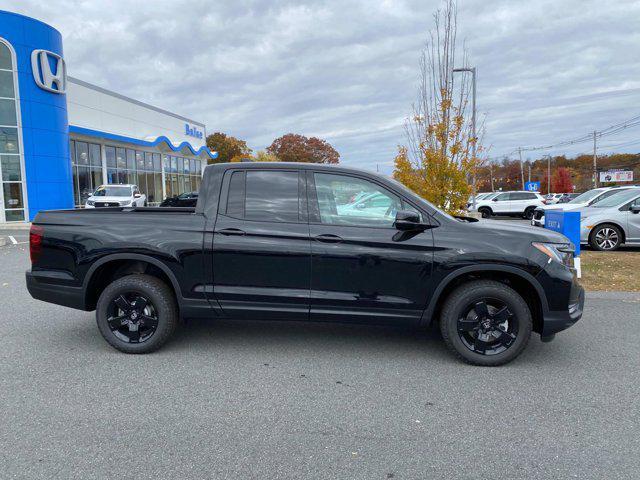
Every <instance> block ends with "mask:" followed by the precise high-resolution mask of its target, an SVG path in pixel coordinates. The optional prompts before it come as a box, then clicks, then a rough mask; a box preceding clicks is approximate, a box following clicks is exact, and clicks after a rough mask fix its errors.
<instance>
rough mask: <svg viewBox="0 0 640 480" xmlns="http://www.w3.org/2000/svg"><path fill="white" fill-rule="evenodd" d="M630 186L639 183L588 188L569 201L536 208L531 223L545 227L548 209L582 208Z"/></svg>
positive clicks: (568, 209) (572, 209) (566, 210)
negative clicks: (545, 216)
mask: <svg viewBox="0 0 640 480" xmlns="http://www.w3.org/2000/svg"><path fill="white" fill-rule="evenodd" d="M629 188H638V186H637V185H628V186H621V187H600V188H594V189H593V190H588V191H586V192H584V193H582V194H580V195H578V196H577V197H576V198H574V199H573V200H571V201H570V202H567V203H558V204H556V205H551V206H542V207H540V208H536V209H535V211H534V212H533V218H532V219H531V225H533V226H534V227H544V212H545V211H547V210H562V211H564V212H568V211H574V210H580V209H583V208H587V207H590V206H591V205H593V204H595V203H597V202H599V201H601V200H604V199H605V198H608V197H610V196H612V195H615V194H616V193H618V192H622V191H624V190H627V189H629Z"/></svg>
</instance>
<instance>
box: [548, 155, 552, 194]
mask: <svg viewBox="0 0 640 480" xmlns="http://www.w3.org/2000/svg"><path fill="white" fill-rule="evenodd" d="M549 193H551V155H547V194H549Z"/></svg>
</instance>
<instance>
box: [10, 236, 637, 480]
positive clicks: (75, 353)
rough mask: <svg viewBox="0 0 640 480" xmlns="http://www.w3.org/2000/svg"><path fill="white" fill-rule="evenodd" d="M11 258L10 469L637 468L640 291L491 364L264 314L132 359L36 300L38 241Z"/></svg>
mask: <svg viewBox="0 0 640 480" xmlns="http://www.w3.org/2000/svg"><path fill="white" fill-rule="evenodd" d="M25 234H26V232H24V231H23V232H22V235H23V236H24V235H25ZM4 235H7V233H6V231H5V232H4ZM16 240H18V237H16ZM0 262H1V263H0V264H1V265H2V268H0V312H1V315H0V342H1V347H2V348H1V349H0V355H1V357H2V359H1V361H0V451H1V452H2V453H0V472H2V474H0V476H1V477H2V478H29V479H36V478H38V479H39V478H41V479H52V478H65V479H70V478H78V479H90V478H114V477H127V478H152V479H156V478H181V479H186V478H225V479H226V478H242V479H249V478H250V479H254V478H255V479H266V478H283V479H284V478H296V479H300V478H319V479H327V478H338V479H346V478H349V479H377V478H379V479H389V478H394V479H426V478H468V479H484V478H509V479H517V478H523V479H524V478H545V479H549V478H562V479H565V478H580V479H587V478H593V479H602V478H615V479H636V478H638V477H639V476H640V435H638V428H639V427H640V328H639V327H640V294H615V293H613V294H588V295H587V304H586V312H585V315H584V318H583V320H582V321H581V322H579V323H578V324H577V325H576V326H574V327H573V328H571V329H569V330H568V331H566V332H564V333H563V334H559V335H558V337H557V338H556V340H555V341H554V342H552V343H549V344H543V343H541V342H540V341H539V339H538V338H537V336H534V337H532V339H531V343H530V345H529V347H528V349H527V350H526V351H525V353H524V354H523V355H522V356H521V357H520V358H519V359H518V360H516V361H515V362H514V363H512V364H510V365H507V366H505V367H501V368H496V369H490V368H478V367H470V366H466V365H463V364H461V363H459V362H458V361H456V360H455V359H454V358H453V357H452V356H450V355H449V354H448V353H447V352H446V350H445V348H444V346H443V345H442V343H441V340H440V338H439V336H438V334H436V333H435V332H422V331H416V330H413V329H406V328H391V327H368V326H336V325H313V324H282V323H261V322H251V323H249V322H242V323H230V322H229V323H217V324H211V323H205V322H202V323H191V324H189V325H187V326H185V327H182V328H181V329H180V330H179V331H178V333H177V336H176V337H175V339H174V340H173V341H171V342H170V343H169V344H168V345H167V346H166V347H165V348H164V349H162V350H161V351H159V352H157V353H155V354H152V355H147V356H128V355H124V354H121V353H118V352H116V351H115V350H113V349H111V348H110V347H109V346H108V345H107V344H106V342H104V341H103V340H102V338H101V337H100V335H99V333H98V331H97V328H96V325H95V321H94V316H93V314H92V313H87V312H79V311H74V310H70V309H65V308H63V307H57V306H53V305H49V304H45V303H41V302H37V301H34V300H32V299H31V298H30V297H29V295H28V293H27V291H26V289H25V286H24V275H23V272H24V271H25V270H26V269H27V268H28V249H27V248H26V245H25V244H21V243H19V242H17V244H13V242H11V244H8V245H6V246H4V247H0Z"/></svg>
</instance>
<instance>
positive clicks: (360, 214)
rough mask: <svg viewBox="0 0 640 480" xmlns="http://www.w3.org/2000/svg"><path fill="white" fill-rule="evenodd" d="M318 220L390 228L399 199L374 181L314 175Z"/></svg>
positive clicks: (399, 203)
mask: <svg viewBox="0 0 640 480" xmlns="http://www.w3.org/2000/svg"><path fill="white" fill-rule="evenodd" d="M314 178H315V184H316V198H317V201H318V209H319V212H320V221H321V222H322V223H325V224H329V225H350V226H365V227H391V226H393V222H394V221H395V217H396V213H397V212H398V210H402V202H401V200H400V198H399V197H398V196H397V195H395V194H393V193H391V192H389V191H388V190H387V189H385V188H383V187H381V186H379V185H378V184H376V183H373V182H370V181H368V180H364V179H361V178H357V177H351V176H348V175H334V174H330V173H316V174H314Z"/></svg>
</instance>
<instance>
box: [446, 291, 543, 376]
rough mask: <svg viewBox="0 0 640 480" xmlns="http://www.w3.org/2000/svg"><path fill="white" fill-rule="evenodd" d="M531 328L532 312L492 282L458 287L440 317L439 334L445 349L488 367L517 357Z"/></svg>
mask: <svg viewBox="0 0 640 480" xmlns="http://www.w3.org/2000/svg"><path fill="white" fill-rule="evenodd" d="M482 303H484V306H485V307H484V309H483V308H482ZM469 307H471V310H469ZM503 307H506V311H505V310H503ZM482 310H484V311H485V312H486V314H482V313H483V312H482ZM489 324H491V326H490V327H488V325H489ZM532 326H533V321H532V318H531V311H530V309H529V306H528V305H527V303H526V302H525V301H524V299H523V298H522V297H521V296H520V295H519V294H518V293H517V292H516V291H515V290H513V289H512V288H510V287H509V286H507V285H505V284H503V283H500V282H496V281H493V280H476V281H473V282H469V283H465V284H463V285H461V286H460V287H458V288H457V289H456V290H454V291H453V292H452V293H451V295H449V297H448V298H447V299H446V300H445V303H444V306H443V308H442V313H441V315H440V331H441V332H442V338H443V339H444V342H445V344H446V345H447V348H449V350H451V352H453V354H454V355H455V356H457V357H458V358H459V359H461V360H463V361H464V362H466V363H469V364H471V365H481V366H487V367H495V366H498V365H504V364H505V363H509V362H510V361H512V360H513V359H515V358H516V357H517V356H518V355H520V354H521V353H522V351H523V350H524V349H525V347H526V346H527V343H529V338H530V337H531V329H532ZM485 327H487V328H485ZM472 328H474V329H477V330H472ZM505 329H506V330H505ZM474 335H477V337H476V338H475V339H474ZM486 340H489V341H486ZM489 347H490V348H489Z"/></svg>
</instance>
